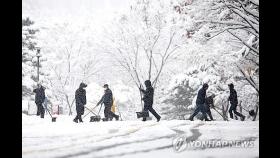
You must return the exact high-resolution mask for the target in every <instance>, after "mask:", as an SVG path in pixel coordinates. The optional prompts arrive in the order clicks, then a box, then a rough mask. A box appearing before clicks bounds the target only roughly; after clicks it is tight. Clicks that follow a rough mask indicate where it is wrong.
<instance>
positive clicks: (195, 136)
mask: <svg viewBox="0 0 280 158" xmlns="http://www.w3.org/2000/svg"><path fill="white" fill-rule="evenodd" d="M182 125H189V124H187V123H182V124H179V125H176V126H173V127H171V128H170V129H171V130H173V131H175V132H176V134H171V135H167V136H162V137H156V138H155V137H154V138H149V139H144V140H138V141H131V142H124V143H119V144H114V145H109V146H102V147H97V148H91V149H89V150H88V151H82V152H79V153H75V154H69V155H65V156H61V157H56V158H71V157H77V156H83V155H89V154H91V153H94V152H98V151H102V150H107V149H111V148H114V147H120V146H123V145H130V144H131V145H132V144H136V143H143V142H148V141H158V140H160V139H169V138H172V137H174V136H176V135H178V134H184V133H185V131H182V130H178V129H176V128H175V127H180V126H182ZM201 125H204V124H202V123H199V124H197V125H195V126H194V127H191V129H190V131H191V133H192V135H191V136H190V137H188V138H187V139H188V140H189V141H195V140H197V139H198V138H199V137H200V136H201V135H202V134H201V133H200V132H199V130H198V129H196V128H197V127H199V126H201ZM168 148H173V144H172V143H171V145H165V146H160V147H155V148H149V149H144V150H138V151H131V152H123V153H119V154H111V155H105V156H99V157H98V156H97V157H96V156H94V157H95V158H111V157H119V156H125V155H131V154H137V153H145V152H150V151H156V150H163V149H168Z"/></svg>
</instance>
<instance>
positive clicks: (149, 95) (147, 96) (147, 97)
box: [140, 86, 154, 105]
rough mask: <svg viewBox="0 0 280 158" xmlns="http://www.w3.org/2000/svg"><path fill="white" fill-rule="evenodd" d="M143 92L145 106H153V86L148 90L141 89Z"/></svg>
mask: <svg viewBox="0 0 280 158" xmlns="http://www.w3.org/2000/svg"><path fill="white" fill-rule="evenodd" d="M140 90H141V92H143V94H144V97H143V99H142V100H143V101H144V103H145V104H147V105H153V101H154V88H153V87H152V86H150V87H147V88H146V90H143V89H140Z"/></svg>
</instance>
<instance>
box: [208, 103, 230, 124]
mask: <svg viewBox="0 0 280 158" xmlns="http://www.w3.org/2000/svg"><path fill="white" fill-rule="evenodd" d="M212 108H213V109H214V110H215V111H216V112H217V113H218V114H219V115H221V116H222V117H223V119H224V120H226V121H228V119H227V118H226V117H224V116H223V115H222V114H221V113H220V112H219V111H218V110H217V109H216V108H215V107H214V106H213V107H212Z"/></svg>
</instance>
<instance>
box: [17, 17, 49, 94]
mask: <svg viewBox="0 0 280 158" xmlns="http://www.w3.org/2000/svg"><path fill="white" fill-rule="evenodd" d="M38 31H39V29H38V28H36V27H34V21H32V20H30V18H29V17H25V18H23V19H22V81H23V84H22V97H27V98H29V97H30V96H31V95H32V89H33V88H34V86H35V84H36V82H37V64H38V63H37V57H36V53H37V49H38V46H37V44H38V41H37V32H38ZM41 66H42V65H41V64H40V65H39V67H41ZM40 75H44V74H43V73H42V72H40Z"/></svg>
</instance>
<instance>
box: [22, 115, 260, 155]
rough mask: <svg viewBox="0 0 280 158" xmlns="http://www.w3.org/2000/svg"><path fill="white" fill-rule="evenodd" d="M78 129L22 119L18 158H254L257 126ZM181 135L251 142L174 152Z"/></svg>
mask: <svg viewBox="0 0 280 158" xmlns="http://www.w3.org/2000/svg"><path fill="white" fill-rule="evenodd" d="M84 121H85V122H84V123H82V124H76V123H73V122H72V117H71V118H70V117H68V116H59V117H58V118H57V122H55V123H52V122H51V120H50V118H48V116H46V118H45V119H39V118H37V117H36V116H26V115H23V129H22V143H23V144H22V157H23V158H76V157H78V158H109V157H110V158H112V157H122V158H134V157H145V158H149V157H153V158H154V157H155V156H160V157H161V158H164V157H166V158H167V157H182V158H183V157H186V156H190V157H224V156H227V157H237V156H239V157H258V155H259V152H258V148H259V147H258V137H259V134H258V133H259V124H258V122H252V121H245V122H239V121H231V122H224V121H215V122H201V121H193V122H190V121H184V120H172V121H164V120H163V121H161V122H159V123H158V122H155V121H147V122H142V121H113V122H95V123H90V122H88V120H86V119H85V120H84ZM182 134H183V135H184V136H185V137H187V138H188V139H187V140H188V141H191V140H192V141H194V140H253V141H254V147H250V148H233V147H227V146H225V147H223V148H196V149H186V150H184V151H182V152H179V153H178V152H175V151H174V149H173V145H172V141H173V139H174V138H175V137H176V136H179V135H182Z"/></svg>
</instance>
